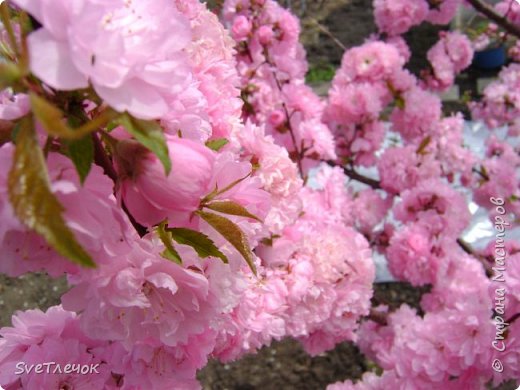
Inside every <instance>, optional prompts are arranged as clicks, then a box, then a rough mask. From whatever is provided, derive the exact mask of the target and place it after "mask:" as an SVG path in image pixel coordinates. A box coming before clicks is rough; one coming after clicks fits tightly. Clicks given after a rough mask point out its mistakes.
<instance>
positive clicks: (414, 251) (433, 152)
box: [0, 0, 520, 389]
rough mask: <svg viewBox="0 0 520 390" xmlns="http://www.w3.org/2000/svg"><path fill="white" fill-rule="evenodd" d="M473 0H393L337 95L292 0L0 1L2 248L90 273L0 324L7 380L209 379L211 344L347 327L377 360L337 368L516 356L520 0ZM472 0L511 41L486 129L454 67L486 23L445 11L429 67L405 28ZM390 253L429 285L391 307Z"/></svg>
mask: <svg viewBox="0 0 520 390" xmlns="http://www.w3.org/2000/svg"><path fill="white" fill-rule="evenodd" d="M467 3H469V4H466V3H463V2H461V1H458V0H445V1H426V0H413V1H402V0H375V1H374V4H373V6H374V17H375V20H376V24H377V26H378V29H379V33H378V34H376V35H373V36H370V37H367V40H366V42H365V43H364V44H362V45H360V46H358V47H353V48H349V49H348V50H347V51H346V52H345V53H344V55H343V60H342V64H341V67H340V68H339V69H338V70H337V73H336V75H335V77H334V80H333V82H332V86H331V88H330V91H329V93H328V97H327V98H326V99H323V98H320V97H319V96H317V95H316V93H315V92H314V91H313V90H312V89H311V88H310V87H309V86H307V85H306V84H305V74H306V72H307V68H308V66H307V62H306V58H305V50H304V49H303V46H302V45H301V44H300V43H299V34H300V25H299V21H298V19H297V18H296V17H295V16H294V15H292V14H291V13H290V12H289V11H288V10H286V9H284V8H282V7H281V6H280V5H279V4H278V3H276V2H275V1H272V0H226V1H225V2H223V4H222V7H221V9H220V15H219V16H220V19H219V17H218V16H217V15H216V14H214V13H212V12H210V11H209V10H208V9H207V8H206V6H205V5H204V4H202V3H199V2H198V1H196V0H153V1H150V0H125V1H119V0H74V1H69V0H52V1H51V0H11V1H9V2H4V3H3V4H2V5H0V16H1V19H2V25H3V28H2V31H1V33H2V34H1V37H0V40H1V45H0V54H1V55H2V58H3V59H2V62H1V63H0V74H1V78H0V80H1V83H2V84H1V86H2V88H3V89H2V92H1V102H0V119H1V122H0V124H1V127H0V145H1V146H0V161H1V164H0V215H1V225H0V250H1V253H2V261H1V262H0V272H2V273H5V274H7V275H9V276H19V275H22V274H24V273H27V272H34V271H44V272H46V273H48V274H49V275H51V276H53V277H58V276H61V275H66V277H67V280H68V283H69V284H70V290H69V291H68V292H67V293H66V294H65V295H63V297H62V300H61V302H62V303H61V305H59V306H55V307H52V308H50V309H48V310H47V311H46V312H45V313H44V312H42V311H40V310H29V311H26V312H18V313H17V314H15V315H14V316H13V326H12V327H6V328H2V329H1V330H0V336H1V338H0V385H2V386H3V387H4V388H7V389H22V388H23V389H62V388H86V389H118V388H121V389H166V388H168V389H169V388H173V389H196V388H200V385H199V383H198V382H197V380H196V378H195V374H196V371H197V370H198V369H200V368H202V367H203V366H204V365H205V364H206V363H207V361H208V359H209V358H216V359H219V360H221V361H231V360H235V359H237V358H239V357H241V356H243V355H244V354H246V353H253V352H255V351H256V350H257V349H258V348H260V347H262V346H264V345H268V344H270V343H271V342H272V341H273V340H280V339H282V338H285V337H292V338H295V339H297V340H299V341H300V342H301V344H302V345H303V347H304V348H305V350H306V351H307V352H308V353H309V354H311V355H316V354H319V353H322V352H324V351H326V350H329V349H331V348H333V347H334V346H335V345H336V344H337V343H339V342H343V341H352V342H354V343H356V344H357V345H358V346H359V347H360V348H361V350H362V351H363V352H364V353H365V355H366V356H367V357H369V358H370V359H372V360H373V361H374V362H375V364H376V365H377V367H378V370H377V373H376V372H369V373H366V374H365V375H364V377H363V379H362V381H360V382H358V383H356V384H353V383H352V382H350V381H347V382H344V383H337V384H331V385H330V386H329V389H441V388H442V389H484V388H486V386H488V385H491V384H492V385H498V384H500V383H502V382H504V381H507V380H510V379H513V380H518V379H519V378H520V372H519V368H520V339H519V338H520V329H519V327H520V321H517V319H518V318H519V317H520V311H519V310H520V257H519V256H520V244H519V243H518V242H517V241H514V240H511V239H508V236H509V232H510V231H511V230H512V229H513V228H514V227H515V226H517V225H518V218H519V215H520V184H519V174H518V173H519V170H518V168H519V166H520V156H519V152H520V150H519V147H518V142H517V141H518V140H517V137H518V135H519V125H520V122H519V121H518V114H519V112H520V64H519V63H518V59H519V57H518V55H517V52H516V51H515V50H517V49H518V43H517V40H518V38H520V31H519V30H520V27H519V15H520V5H518V4H517V3H516V2H515V1H513V0H506V1H502V2H500V3H498V4H497V5H496V6H494V7H491V6H489V5H486V4H485V3H483V2H481V1H480V0H471V1H468V2H467ZM459 6H473V7H474V8H475V9H476V10H477V11H479V12H481V13H482V14H483V15H485V16H486V17H488V18H489V19H490V20H491V21H492V22H494V23H495V25H496V29H499V30H501V31H502V33H503V34H505V35H507V36H508V37H510V38H512V41H513V44H512V46H511V63H510V64H509V65H508V66H507V67H505V68H504V69H503V70H502V71H501V72H500V74H499V77H498V79H497V81H495V82H494V83H492V84H491V85H489V86H488V87H487V88H486V89H485V91H484V94H483V96H482V99H480V100H475V101H472V102H471V103H469V107H470V109H471V112H472V115H473V117H474V119H479V120H483V121H485V123H486V124H487V126H488V127H489V128H490V129H492V132H491V135H490V136H489V137H488V139H487V140H486V141H485V145H484V149H485V150H484V152H483V153H482V154H479V153H478V151H477V150H472V149H471V148H470V147H468V145H467V140H466V139H465V137H464V126H465V122H464V117H463V115H462V113H457V114H454V115H449V116H446V115H445V114H443V107H442V102H441V100H440V97H439V93H440V92H442V91H445V90H447V89H449V88H450V87H451V86H452V85H453V84H454V82H455V80H456V76H457V75H458V74H459V73H461V72H463V71H464V70H465V69H466V68H468V67H469V66H470V64H471V62H472V58H473V53H474V50H475V48H476V47H477V46H478V44H479V42H481V41H482V39H483V38H482V37H477V38H475V40H473V41H472V40H471V39H470V38H469V37H468V36H467V35H466V34H464V32H463V31H447V30H446V31H443V32H442V33H441V34H440V36H439V40H438V42H437V43H436V44H435V45H434V46H433V47H432V48H431V49H430V50H429V51H428V54H427V59H428V60H429V62H430V67H429V68H428V69H425V70H424V71H423V72H421V74H420V75H415V74H413V73H411V72H410V71H409V70H408V69H407V63H408V61H409V58H410V54H411V53H410V49H409V47H408V46H407V43H406V41H405V39H404V38H403V37H402V34H404V33H405V32H406V31H408V30H409V29H410V28H411V27H413V26H415V25H419V24H421V23H423V22H429V23H434V24H440V25H446V24H448V23H449V22H450V21H451V20H452V18H453V17H454V15H455V12H456V10H457V7H459ZM492 29H495V27H492ZM499 127H507V129H508V130H507V135H506V136H502V133H501V132H500V131H499V130H498V129H497V128H499ZM495 129H497V130H495ZM470 202H472V204H475V205H479V206H481V207H482V208H483V209H486V210H488V218H489V221H490V222H491V223H492V224H493V226H494V229H495V230H496V236H494V237H493V239H491V240H490V242H489V244H488V246H487V247H486V248H485V249H483V250H477V249H475V248H473V247H471V245H469V244H468V243H467V242H466V241H465V240H464V239H463V235H464V231H465V229H466V228H467V227H468V226H469V224H470V221H471V213H470V210H469V208H468V204H469V203H470ZM376 256H384V258H385V259H386V261H387V264H388V268H389V270H390V272H391V273H392V275H393V277H394V278H395V279H396V280H399V281H405V282H409V283H411V284H412V285H413V286H417V287H419V286H427V287H429V292H428V293H426V294H424V295H423V297H422V300H421V305H420V309H414V308H411V307H409V306H407V305H402V306H401V307H400V308H399V309H397V310H394V311H392V310H390V309H389V308H388V307H386V306H376V307H372V304H371V298H372V295H373V285H374V282H375V274H376V267H375V262H374V257H376ZM20 363H22V364H20ZM50 363H53V364H52V365H51V364H50ZM87 365H88V366H90V367H94V368H95V373H91V374H89V375H81V369H82V367H84V366H87ZM26 367H32V368H34V370H33V369H31V370H26V369H25V368H26ZM27 371H29V372H27Z"/></svg>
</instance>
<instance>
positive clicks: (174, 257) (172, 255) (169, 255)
mask: <svg viewBox="0 0 520 390" xmlns="http://www.w3.org/2000/svg"><path fill="white" fill-rule="evenodd" d="M161 256H162V257H164V258H165V259H167V260H170V261H173V262H174V263H177V264H179V265H180V264H182V259H181V256H180V255H179V252H177V250H176V249H175V248H174V247H173V246H172V247H171V248H170V249H168V248H166V249H165V250H163V251H162V253H161Z"/></svg>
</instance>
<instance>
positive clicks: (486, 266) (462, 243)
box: [457, 238, 493, 277]
mask: <svg viewBox="0 0 520 390" xmlns="http://www.w3.org/2000/svg"><path fill="white" fill-rule="evenodd" d="M457 244H459V246H460V247H461V248H462V250H463V251H464V252H466V253H467V254H468V255H470V256H473V257H474V258H476V259H477V260H478V261H480V263H482V266H483V267H484V269H485V270H486V275H487V276H488V277H490V276H491V275H492V274H493V271H492V269H491V264H489V262H488V261H487V259H486V258H485V257H483V256H481V255H479V254H478V253H476V252H475V250H474V249H473V248H472V247H471V245H469V244H468V243H467V242H466V241H464V240H463V239H462V238H457Z"/></svg>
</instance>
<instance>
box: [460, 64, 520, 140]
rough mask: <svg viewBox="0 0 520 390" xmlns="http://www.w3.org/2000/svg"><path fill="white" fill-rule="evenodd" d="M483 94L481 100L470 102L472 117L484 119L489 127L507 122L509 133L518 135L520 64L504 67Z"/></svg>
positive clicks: (519, 120) (519, 125)
mask: <svg viewBox="0 0 520 390" xmlns="http://www.w3.org/2000/svg"><path fill="white" fill-rule="evenodd" d="M483 94H484V96H483V98H482V100H481V101H479V102H471V103H470V108H471V113H472V115H473V117H474V118H475V119H480V120H483V121H485V122H486V124H487V125H488V126H489V127H490V128H491V129H494V128H496V127H499V126H502V125H506V124H507V125H509V133H510V134H511V135H519V134H520V119H519V112H520V64H518V63H512V64H511V65H509V66H508V67H506V68H504V69H503V70H502V71H501V72H500V73H499V75H498V80H496V81H493V82H492V83H491V84H489V85H488V86H487V87H486V88H485V89H484V93H483Z"/></svg>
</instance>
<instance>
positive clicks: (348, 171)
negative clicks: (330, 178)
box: [326, 161, 381, 190]
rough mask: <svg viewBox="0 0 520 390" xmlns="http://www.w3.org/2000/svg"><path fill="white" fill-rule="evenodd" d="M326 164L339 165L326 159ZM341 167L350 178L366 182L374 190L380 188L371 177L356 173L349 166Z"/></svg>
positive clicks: (379, 184) (377, 182)
mask: <svg viewBox="0 0 520 390" xmlns="http://www.w3.org/2000/svg"><path fill="white" fill-rule="evenodd" d="M326 162H327V164H328V165H329V166H331V167H339V166H340V165H337V164H336V163H335V162H334V161H326ZM341 168H342V169H343V173H344V174H345V175H346V176H348V177H349V178H351V179H352V180H356V181H358V182H360V183H363V184H366V185H367V186H369V187H372V188H373V189H374V190H380V189H381V183H380V182H379V181H377V180H375V179H372V178H370V177H366V176H363V175H362V174H360V173H358V172H357V171H355V170H354V168H349V167H341Z"/></svg>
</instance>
